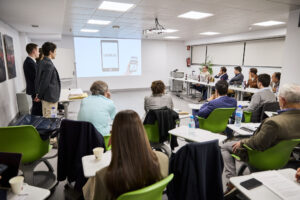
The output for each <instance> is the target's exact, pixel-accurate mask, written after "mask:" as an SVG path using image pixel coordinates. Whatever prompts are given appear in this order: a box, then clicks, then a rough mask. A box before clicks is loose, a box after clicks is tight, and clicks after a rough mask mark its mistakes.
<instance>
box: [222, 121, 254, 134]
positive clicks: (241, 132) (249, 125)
mask: <svg viewBox="0 0 300 200" xmlns="http://www.w3.org/2000/svg"><path fill="white" fill-rule="evenodd" d="M259 126H260V123H242V124H241V127H246V128H249V129H252V130H253V132H248V131H245V130H242V129H241V127H237V126H235V125H234V124H228V125H227V127H228V128H230V129H231V130H233V131H234V132H235V135H241V136H251V135H253V133H254V131H255V130H256V129H257V128H258V127H259Z"/></svg>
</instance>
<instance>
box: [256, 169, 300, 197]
mask: <svg viewBox="0 0 300 200" xmlns="http://www.w3.org/2000/svg"><path fill="white" fill-rule="evenodd" d="M252 176H253V177H254V178H256V179H257V180H259V181H261V182H262V183H263V184H264V185H265V186H266V187H268V188H269V189H270V190H272V191H273V192H274V193H275V194H277V195H278V196H279V197H281V198H282V199H286V200H299V199H300V184H298V183H297V182H296V181H292V180H290V179H287V178H286V177H284V176H283V175H281V174H280V173H278V172H277V171H274V170H273V171H265V172H257V173H253V174H252Z"/></svg>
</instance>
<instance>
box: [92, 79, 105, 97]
mask: <svg viewBox="0 0 300 200" xmlns="http://www.w3.org/2000/svg"><path fill="white" fill-rule="evenodd" d="M90 91H91V93H92V95H104V94H105V92H107V91H108V85H107V83H105V82H103V81H95V82H94V83H93V84H92V86H91V88H90Z"/></svg>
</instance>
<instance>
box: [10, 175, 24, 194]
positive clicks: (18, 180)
mask: <svg viewBox="0 0 300 200" xmlns="http://www.w3.org/2000/svg"><path fill="white" fill-rule="evenodd" d="M23 183H24V177H23V176H15V177H13V178H11V179H9V184H10V186H11V189H12V191H13V193H15V194H20V193H21V191H22V189H23Z"/></svg>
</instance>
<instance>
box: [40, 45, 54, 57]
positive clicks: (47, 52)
mask: <svg viewBox="0 0 300 200" xmlns="http://www.w3.org/2000/svg"><path fill="white" fill-rule="evenodd" d="M55 49H56V45H55V44H54V43H52V42H45V43H44V44H43V46H42V50H43V54H44V55H45V56H49V55H50V51H51V52H54V51H55Z"/></svg>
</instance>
